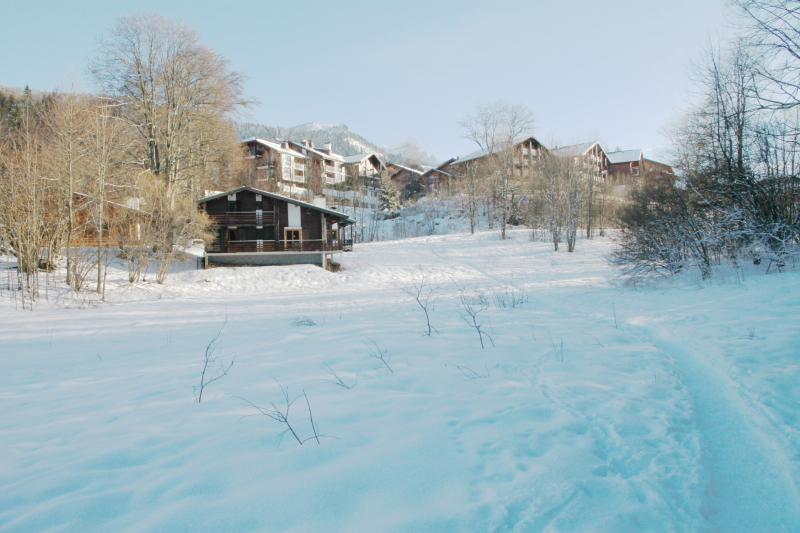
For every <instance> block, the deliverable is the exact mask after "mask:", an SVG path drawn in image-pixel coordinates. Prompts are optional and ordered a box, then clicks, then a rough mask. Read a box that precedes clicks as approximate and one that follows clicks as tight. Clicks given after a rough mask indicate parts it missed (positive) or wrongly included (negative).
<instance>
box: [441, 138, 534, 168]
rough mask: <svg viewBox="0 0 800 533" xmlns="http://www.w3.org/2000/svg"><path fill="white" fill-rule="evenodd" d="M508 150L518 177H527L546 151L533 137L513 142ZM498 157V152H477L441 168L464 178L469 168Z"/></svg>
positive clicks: (487, 163) (486, 163)
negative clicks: (511, 155) (511, 152)
mask: <svg viewBox="0 0 800 533" xmlns="http://www.w3.org/2000/svg"><path fill="white" fill-rule="evenodd" d="M510 149H511V150H512V151H513V157H514V175H515V176H519V177H522V176H527V175H529V174H530V172H532V169H533V166H534V164H535V163H536V161H538V160H539V158H541V156H542V155H543V154H544V153H545V152H546V151H547V149H546V148H545V147H544V145H543V144H542V143H540V142H539V141H538V140H536V138H535V137H525V138H523V139H520V140H518V141H516V142H514V144H513V145H512V146H511V148H510ZM503 153H505V152H503ZM499 155H500V153H499V152H495V153H489V152H487V151H486V150H478V151H476V152H473V153H471V154H468V155H466V156H464V157H461V158H458V159H456V160H455V161H453V162H452V163H450V164H449V165H447V166H446V167H443V168H442V170H445V171H446V172H448V173H450V174H451V175H452V176H454V177H457V178H460V177H464V176H466V174H467V172H468V171H469V170H470V168H478V167H481V166H484V165H490V164H492V162H493V159H495V158H497V157H499Z"/></svg>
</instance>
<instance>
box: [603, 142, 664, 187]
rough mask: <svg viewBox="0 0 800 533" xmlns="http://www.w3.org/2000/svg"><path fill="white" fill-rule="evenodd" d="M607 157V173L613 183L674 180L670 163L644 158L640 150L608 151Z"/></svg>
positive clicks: (627, 184)
mask: <svg viewBox="0 0 800 533" xmlns="http://www.w3.org/2000/svg"><path fill="white" fill-rule="evenodd" d="M608 158H609V162H610V164H609V168H608V175H609V180H610V182H611V183H612V184H613V185H621V186H631V185H639V184H642V183H644V182H645V181H648V180H653V179H668V180H670V181H672V182H674V181H675V173H674V171H673V170H672V167H671V166H670V165H667V164H665V163H660V162H658V161H654V160H652V159H648V158H646V157H645V156H644V153H643V152H642V151H641V150H621V151H617V152H609V154H608Z"/></svg>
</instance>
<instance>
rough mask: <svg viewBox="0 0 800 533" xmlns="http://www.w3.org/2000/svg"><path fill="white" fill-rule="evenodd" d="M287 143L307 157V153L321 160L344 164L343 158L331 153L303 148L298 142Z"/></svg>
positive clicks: (308, 147)
mask: <svg viewBox="0 0 800 533" xmlns="http://www.w3.org/2000/svg"><path fill="white" fill-rule="evenodd" d="M287 142H288V143H289V144H290V145H292V146H294V147H295V148H294V149H295V150H297V151H299V152H301V153H303V154H304V155H308V153H311V154H313V155H316V156H317V157H320V158H322V159H330V160H332V161H337V162H339V163H344V157H342V156H340V155H339V154H334V153H332V152H331V153H330V154H326V153H325V152H323V151H322V150H317V149H316V148H311V147H310V146H304V145H303V144H302V143H299V142H296V141H287Z"/></svg>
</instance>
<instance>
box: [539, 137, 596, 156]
mask: <svg viewBox="0 0 800 533" xmlns="http://www.w3.org/2000/svg"><path fill="white" fill-rule="evenodd" d="M595 144H599V143H597V142H595V141H590V142H585V143H578V144H570V145H568V146H559V147H556V148H551V149H550V153H551V154H553V155H556V156H558V157H569V156H579V155H584V154H586V152H588V151H589V150H591V149H592V147H593V146H594V145H595Z"/></svg>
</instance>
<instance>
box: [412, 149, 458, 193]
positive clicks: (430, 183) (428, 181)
mask: <svg viewBox="0 0 800 533" xmlns="http://www.w3.org/2000/svg"><path fill="white" fill-rule="evenodd" d="M455 160H456V158H455V157H453V158H450V159H448V160H447V161H445V162H444V163H441V164H439V165H436V166H435V167H431V168H429V169H428V170H426V171H425V172H423V173H422V175H421V176H420V182H421V184H422V186H423V187H424V188H425V191H426V192H427V193H428V194H437V193H448V192H450V185H451V181H452V179H453V174H451V173H450V172H449V171H448V170H447V169H448V168H449V167H450V165H451V164H452V163H453V162H454V161H455Z"/></svg>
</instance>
